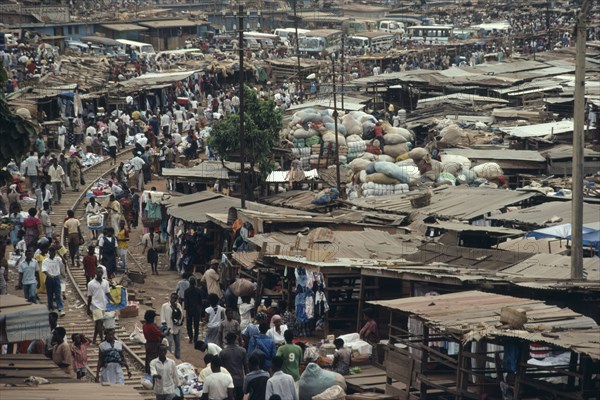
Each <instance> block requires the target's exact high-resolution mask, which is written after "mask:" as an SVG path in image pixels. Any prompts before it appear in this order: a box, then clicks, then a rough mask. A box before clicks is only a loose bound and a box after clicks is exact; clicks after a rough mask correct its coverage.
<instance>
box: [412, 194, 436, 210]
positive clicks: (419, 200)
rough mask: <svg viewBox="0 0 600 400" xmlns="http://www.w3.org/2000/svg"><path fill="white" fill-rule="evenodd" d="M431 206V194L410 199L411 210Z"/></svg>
mask: <svg viewBox="0 0 600 400" xmlns="http://www.w3.org/2000/svg"><path fill="white" fill-rule="evenodd" d="M430 204H431V192H427V193H425V194H422V195H420V196H416V197H413V198H412V199H410V205H411V206H412V207H413V208H423V207H427V206H428V205H430Z"/></svg>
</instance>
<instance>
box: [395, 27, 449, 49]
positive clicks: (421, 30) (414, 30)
mask: <svg viewBox="0 0 600 400" xmlns="http://www.w3.org/2000/svg"><path fill="white" fill-rule="evenodd" d="M453 31H454V27H453V26H451V25H415V26H409V27H408V28H407V29H406V35H404V38H405V39H406V40H408V41H410V42H425V43H428V44H429V43H447V42H448V41H449V40H450V38H451V37H452V35H453Z"/></svg>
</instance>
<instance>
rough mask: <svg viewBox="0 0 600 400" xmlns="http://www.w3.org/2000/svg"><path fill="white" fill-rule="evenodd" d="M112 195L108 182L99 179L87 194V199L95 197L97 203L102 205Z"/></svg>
mask: <svg viewBox="0 0 600 400" xmlns="http://www.w3.org/2000/svg"><path fill="white" fill-rule="evenodd" d="M110 194H111V189H110V186H108V181H106V180H104V179H98V180H97V181H96V182H95V183H94V184H93V185H92V187H91V188H90V190H88V192H87V193H86V194H85V196H86V197H88V198H90V197H95V198H96V202H98V203H100V204H102V202H103V201H104V200H106V199H108V197H109V196H110Z"/></svg>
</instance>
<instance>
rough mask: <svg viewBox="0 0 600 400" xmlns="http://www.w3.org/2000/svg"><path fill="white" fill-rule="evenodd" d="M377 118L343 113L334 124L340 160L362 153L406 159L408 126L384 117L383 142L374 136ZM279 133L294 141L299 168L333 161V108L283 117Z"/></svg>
mask: <svg viewBox="0 0 600 400" xmlns="http://www.w3.org/2000/svg"><path fill="white" fill-rule="evenodd" d="M377 122H378V121H377V119H376V118H375V117H374V116H372V115H371V114H367V113H365V112H363V111H352V112H350V113H348V114H346V115H343V116H342V117H341V118H339V120H338V124H337V141H338V145H339V147H340V148H339V156H340V163H341V164H346V163H348V162H351V161H352V160H355V159H357V158H360V157H362V156H363V155H364V154H365V153H370V154H372V155H377V156H380V157H382V158H381V160H380V161H388V162H396V161H402V160H404V159H406V158H407V157H406V154H407V153H408V152H409V151H410V149H411V148H412V143H411V142H412V141H413V140H414V135H413V133H412V132H410V131H409V130H407V129H404V128H396V127H393V126H392V125H391V124H389V123H388V122H387V121H384V122H382V123H381V126H382V128H383V133H384V141H385V146H384V147H383V153H382V152H381V148H380V143H379V142H378V141H377V140H373V138H374V134H373V128H374V127H375V125H376V124H377ZM284 125H285V128H284V129H283V130H282V131H281V137H282V139H284V140H287V141H289V142H290V143H292V144H293V150H292V152H293V154H294V155H295V156H296V157H297V158H298V159H299V160H300V161H301V163H302V168H304V169H306V168H324V167H327V166H328V165H331V164H333V163H334V162H335V150H336V145H335V143H336V131H335V121H334V119H333V117H332V110H322V111H317V110H313V109H306V110H302V111H299V112H297V113H295V114H293V115H292V116H291V117H289V118H286V120H284Z"/></svg>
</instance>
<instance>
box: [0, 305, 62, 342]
mask: <svg viewBox="0 0 600 400" xmlns="http://www.w3.org/2000/svg"><path fill="white" fill-rule="evenodd" d="M0 326H2V327H3V328H4V329H2V330H0V344H6V343H16V342H22V341H24V340H36V339H46V338H47V337H48V334H49V333H50V324H49V322H48V310H47V309H46V307H45V306H44V305H42V304H32V303H29V302H27V301H25V300H24V299H23V298H21V297H18V296H15V295H12V294H7V295H4V296H2V301H1V302H0Z"/></svg>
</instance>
